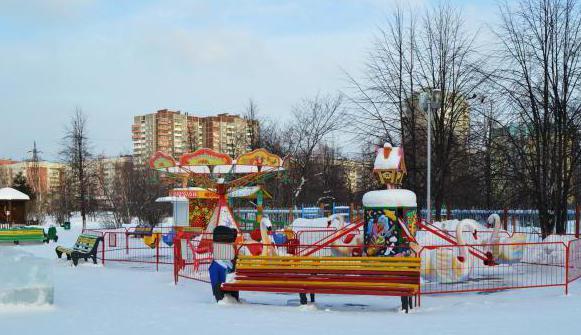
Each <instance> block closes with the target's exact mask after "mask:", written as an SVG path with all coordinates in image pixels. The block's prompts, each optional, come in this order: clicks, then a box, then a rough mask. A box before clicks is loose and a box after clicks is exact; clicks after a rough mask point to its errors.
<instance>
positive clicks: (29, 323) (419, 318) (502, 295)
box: [0, 221, 581, 335]
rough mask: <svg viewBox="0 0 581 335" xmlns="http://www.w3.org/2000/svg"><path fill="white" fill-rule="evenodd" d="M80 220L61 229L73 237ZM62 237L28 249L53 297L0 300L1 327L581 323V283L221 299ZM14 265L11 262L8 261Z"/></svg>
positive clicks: (518, 330)
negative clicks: (408, 306)
mask: <svg viewBox="0 0 581 335" xmlns="http://www.w3.org/2000/svg"><path fill="white" fill-rule="evenodd" d="M79 232H80V228H79V226H78V224H77V222H75V221H74V222H73V228H72V229H71V230H70V231H63V230H62V229H60V228H58V233H59V243H58V244H62V245H65V246H71V245H73V243H74V241H75V239H76V237H77V235H78V233H79ZM55 246H56V244H55V243H51V244H50V245H48V246H47V245H26V246H18V247H14V246H0V247H2V248H22V249H25V250H27V251H29V252H31V253H33V254H35V255H37V256H39V257H43V258H47V259H50V260H51V261H52V262H53V264H54V283H55V296H54V305H51V306H34V307H30V306H8V305H6V306H0V334H7V335H12V334H18V335H26V334H59V335H60V334H83V335H90V334H140V335H149V334H156V335H157V334H169V333H171V334H174V333H176V334H236V335H242V334H253V335H257V334H277V335H278V334H293V335H297V334H315V333H318V334H360V333H367V334H372V333H373V334H375V333H377V334H388V333H389V334H490V333H492V332H495V333H497V334H508V333H510V334H552V333H557V332H566V331H569V332H571V333H573V331H574V330H575V329H578V328H579V326H578V325H577V319H576V318H577V317H578V315H580V313H581V283H580V282H576V283H573V284H572V285H571V287H570V294H569V295H568V296H564V294H563V289H562V288H560V287H559V288H548V289H527V290H515V291H504V292H497V293H491V294H476V293H474V294H457V295H439V296H423V297H422V306H421V308H420V309H419V310H416V311H414V313H411V314H408V315H405V314H402V313H400V312H398V308H399V298H390V297H388V298H382V297H364V296H328V295H319V296H317V299H318V302H317V303H316V305H314V306H307V307H301V306H299V303H298V296H297V295H287V294H269V293H248V292H242V293H241V296H242V298H243V300H244V302H243V303H240V304H216V303H215V301H214V300H213V297H212V294H211V290H210V287H209V285H208V284H205V283H200V282H194V281H187V280H181V281H180V283H179V284H178V285H177V286H176V285H174V283H173V278H172V274H171V269H169V268H166V269H163V270H160V272H154V271H153V270H151V269H149V268H144V267H142V266H141V265H139V264H133V265H131V264H123V263H117V264H115V263H110V264H106V266H101V265H100V264H99V265H93V264H91V263H84V262H83V261H81V262H80V265H79V266H78V267H77V268H75V267H73V266H72V265H71V264H70V263H69V262H66V261H65V260H58V259H57V258H56V255H55V253H54V248H55ZM0 271H6V269H0Z"/></svg>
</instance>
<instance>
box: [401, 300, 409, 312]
mask: <svg viewBox="0 0 581 335" xmlns="http://www.w3.org/2000/svg"><path fill="white" fill-rule="evenodd" d="M409 302H410V301H409V297H401V310H402V311H405V312H406V313H408V312H409Z"/></svg>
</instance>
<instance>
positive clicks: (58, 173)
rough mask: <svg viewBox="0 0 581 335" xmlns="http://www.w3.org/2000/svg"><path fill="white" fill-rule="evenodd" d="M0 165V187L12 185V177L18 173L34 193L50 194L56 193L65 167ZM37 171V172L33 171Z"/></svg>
mask: <svg viewBox="0 0 581 335" xmlns="http://www.w3.org/2000/svg"><path fill="white" fill-rule="evenodd" d="M11 162H12V163H7V164H0V187H9V186H11V185H12V181H13V180H14V177H16V175H17V174H18V173H20V172H22V174H24V176H25V177H26V179H27V181H28V184H29V185H30V186H31V187H32V189H33V190H34V191H35V192H36V193H42V194H50V193H54V192H56V191H58V189H59V188H60V186H61V182H62V179H63V173H64V170H65V165H64V164H61V163H52V162H45V161H42V162H38V164H37V165H36V167H35V165H34V164H33V163H32V162H14V161H11ZM35 170H37V171H35Z"/></svg>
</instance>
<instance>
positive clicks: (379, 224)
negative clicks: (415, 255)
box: [364, 208, 417, 256]
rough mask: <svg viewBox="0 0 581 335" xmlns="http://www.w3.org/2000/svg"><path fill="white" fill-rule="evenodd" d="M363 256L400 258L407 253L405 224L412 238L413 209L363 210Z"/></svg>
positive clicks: (414, 216)
mask: <svg viewBox="0 0 581 335" xmlns="http://www.w3.org/2000/svg"><path fill="white" fill-rule="evenodd" d="M364 218H365V226H364V227H365V228H364V229H365V230H364V233H365V254H366V255H367V256H401V255H407V254H408V253H409V240H408V238H407V234H406V229H402V226H400V223H399V222H401V223H402V224H405V225H406V227H407V230H408V231H409V232H410V233H411V235H412V237H414V236H415V233H416V230H417V228H416V219H417V212H416V209H415V208H365V212H364Z"/></svg>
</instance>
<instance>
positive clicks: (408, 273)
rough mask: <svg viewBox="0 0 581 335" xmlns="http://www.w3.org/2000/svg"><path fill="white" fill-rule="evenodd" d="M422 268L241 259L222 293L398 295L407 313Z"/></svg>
mask: <svg viewBox="0 0 581 335" xmlns="http://www.w3.org/2000/svg"><path fill="white" fill-rule="evenodd" d="M420 268H421V261H420V258H418V257H285V256H240V257H239V258H238V259H237V261H236V272H235V277H234V280H233V281H231V282H227V283H224V284H222V290H223V291H224V292H238V291H258V292H280V293H299V294H301V295H303V296H304V295H305V294H314V293H321V294H350V295H377V296H400V297H402V309H404V310H405V311H406V312H407V311H408V309H409V308H411V307H413V304H412V297H414V296H417V295H418V294H419V291H420ZM305 300H306V299H303V298H302V297H301V303H306V301H305Z"/></svg>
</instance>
